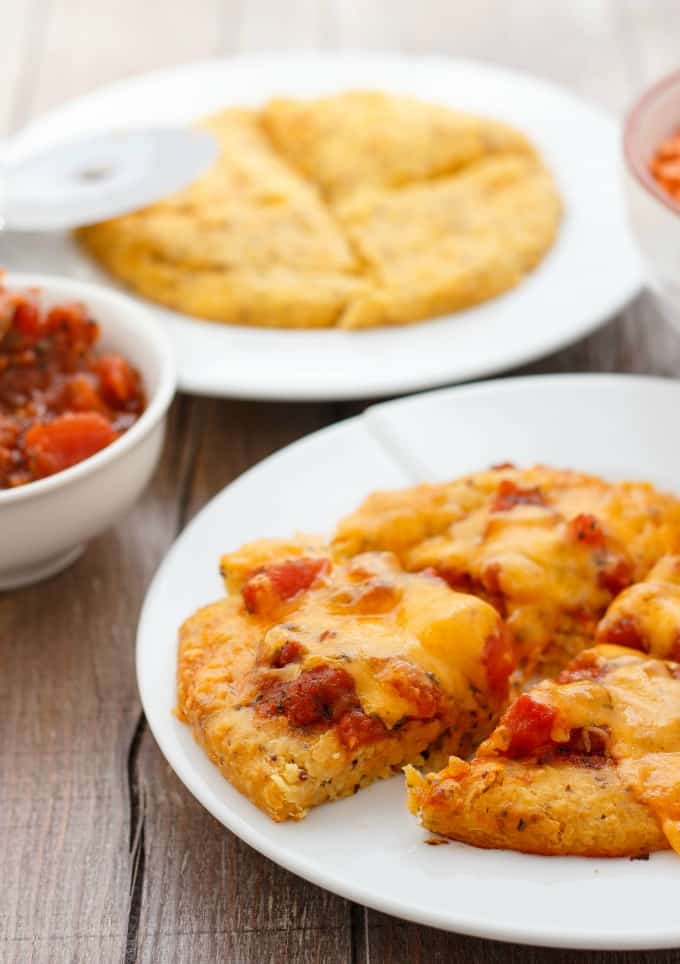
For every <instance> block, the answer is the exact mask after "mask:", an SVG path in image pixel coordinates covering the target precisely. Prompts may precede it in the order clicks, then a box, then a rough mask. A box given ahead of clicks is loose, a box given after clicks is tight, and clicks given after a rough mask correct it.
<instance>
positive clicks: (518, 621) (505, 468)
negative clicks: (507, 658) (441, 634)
mask: <svg viewBox="0 0 680 964" xmlns="http://www.w3.org/2000/svg"><path fill="white" fill-rule="evenodd" d="M333 546H334V550H335V551H336V553H338V555H339V556H341V557H342V556H344V557H351V556H352V555H353V554H355V553H357V552H364V551H370V550H376V549H377V550H389V551H392V552H395V553H396V554H397V555H398V556H399V558H400V560H401V562H402V564H403V565H404V567H405V568H406V569H407V570H409V571H419V570H423V569H428V568H433V569H435V570H436V571H437V572H438V573H439V574H440V575H441V576H442V577H443V578H444V579H446V580H447V581H448V582H449V584H450V585H451V586H452V587H453V588H456V589H459V590H461V591H464V592H471V593H475V594H477V595H479V596H480V597H481V598H483V599H486V600H487V601H488V602H490V603H492V604H493V605H494V606H495V607H496V608H497V609H498V611H499V612H500V613H501V614H502V615H503V616H504V617H505V619H506V620H507V626H508V629H509V630H510V632H511V633H512V635H513V638H514V643H515V648H516V651H517V655H518V660H519V664H520V667H521V676H522V678H523V679H530V678H532V677H535V676H543V675H552V674H554V673H555V672H557V671H559V669H560V668H561V667H563V666H565V665H566V663H567V662H568V661H569V659H571V658H572V657H573V656H574V655H576V654H577V653H578V652H580V651H581V650H582V649H584V648H585V647H586V646H589V645H591V644H592V642H593V639H594V635H595V631H596V628H597V624H598V621H599V620H600V619H601V617H602V616H603V614H604V613H605V611H606V609H607V607H608V606H609V604H610V603H611V601H612V600H613V599H614V598H615V597H616V596H617V595H618V594H619V593H620V592H621V591H622V590H624V589H626V587H627V586H629V585H630V584H631V583H634V582H636V581H638V580H640V579H643V578H644V577H645V576H646V575H647V573H648V572H649V570H650V569H651V568H652V566H653V565H654V564H655V563H656V562H657V561H658V560H659V559H660V558H661V557H662V556H663V555H664V554H666V553H673V552H678V551H680V501H678V500H677V499H675V498H673V497H672V496H670V495H666V494H664V493H661V492H658V491H657V490H656V489H654V488H653V487H652V486H651V485H648V484H646V483H634V482H621V483H615V484H612V483H608V482H605V481H604V480H602V479H599V478H597V477H595V476H590V475H584V474H581V473H578V472H573V471H566V470H559V469H552V468H548V467H546V466H535V467H533V468H529V469H517V468H515V467H514V466H512V465H509V464H504V465H500V466H498V467H496V468H494V469H491V470H489V471H486V472H478V473H475V474H474V475H468V476H464V477H463V478H460V479H456V480H454V481H453V482H445V483H438V484H428V485H420V486H416V487H414V488H411V489H404V490H401V491H394V492H377V493H375V494H374V495H372V496H369V498H368V499H367V500H366V501H365V502H364V503H363V505H361V506H360V507H359V509H358V510H357V511H356V512H354V513H352V514H351V515H350V516H348V517H347V518H345V519H344V520H342V521H341V522H340V524H339V526H338V528H337V530H336V533H335V538H334V540H333Z"/></svg>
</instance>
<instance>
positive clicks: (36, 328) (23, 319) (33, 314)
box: [12, 296, 40, 336]
mask: <svg viewBox="0 0 680 964" xmlns="http://www.w3.org/2000/svg"><path fill="white" fill-rule="evenodd" d="M12 327H13V328H15V329H16V331H19V332H21V334H22V335H29V336H31V335H37V334H38V333H39V332H40V312H39V310H38V305H37V304H36V302H35V300H33V299H32V298H28V297H26V298H21V299H17V298H16V296H15V299H14V315H13V318H12Z"/></svg>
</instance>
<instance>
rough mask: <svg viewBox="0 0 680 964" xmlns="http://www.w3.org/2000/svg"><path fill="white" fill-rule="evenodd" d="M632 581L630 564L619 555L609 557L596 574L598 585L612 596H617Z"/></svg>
mask: <svg viewBox="0 0 680 964" xmlns="http://www.w3.org/2000/svg"><path fill="white" fill-rule="evenodd" d="M632 581H633V569H632V567H631V564H630V563H629V562H628V560H627V559H624V558H622V557H621V556H619V557H618V558H616V557H615V558H612V559H610V560H609V561H608V562H607V563H606V564H605V565H604V566H603V567H602V569H601V570H600V572H599V574H598V582H599V584H600V586H601V587H602V588H603V589H606V590H607V591H608V592H610V593H611V594H612V596H618V594H619V593H620V592H622V591H623V590H624V589H626V588H627V587H628V586H630V584H631V582H632Z"/></svg>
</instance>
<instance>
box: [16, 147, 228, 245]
mask: <svg viewBox="0 0 680 964" xmlns="http://www.w3.org/2000/svg"><path fill="white" fill-rule="evenodd" d="M216 156H217V142H216V141H215V139H214V138H213V137H212V136H211V135H210V134H208V133H207V132H206V131H197V130H192V129H190V128H158V129H144V130H129V131H119V132H113V133H108V134H97V135H95V136H90V137H87V138H84V139H82V140H78V141H73V142H71V143H66V144H61V145H59V146H57V147H54V148H52V149H51V150H49V151H46V152H45V153H41V154H35V155H33V156H31V157H28V158H26V159H24V160H22V161H19V162H7V163H5V164H4V165H3V170H2V172H0V176H1V178H2V184H0V223H1V225H2V227H3V228H4V229H6V230H10V231H63V230H67V229H70V228H76V227H80V226H82V225H85V224H92V223H93V222H95V221H102V220H104V219H106V218H110V217H115V216H116V215H119V214H126V213H128V212H129V211H134V210H135V209H137V208H140V207H144V206H145V205H147V204H150V203H152V202H153V201H157V200H159V199H160V198H162V197H166V196H167V195H168V194H172V193H173V191H177V190H178V189H179V188H181V187H184V186H185V185H186V184H189V183H190V182H191V181H193V180H194V179H195V178H196V177H197V176H198V175H199V174H201V173H202V172H203V171H205V170H206V169H207V168H208V167H209V165H210V164H211V163H212V162H213V161H214V160H215V157H216Z"/></svg>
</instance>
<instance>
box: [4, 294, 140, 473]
mask: <svg viewBox="0 0 680 964" xmlns="http://www.w3.org/2000/svg"><path fill="white" fill-rule="evenodd" d="M98 339H99V326H98V325H97V323H96V321H94V320H93V319H92V318H90V316H89V314H88V311H87V308H86V307H85V306H84V305H82V304H79V303H77V302H72V303H68V304H61V305H56V306H54V307H53V308H50V309H48V310H42V309H41V308H40V303H39V292H37V291H25V292H17V291H8V290H7V289H6V288H4V287H2V286H1V285H0V489H7V488H13V487H15V486H18V485H25V484H26V483H27V482H33V481H35V480H36V479H42V478H45V477H46V476H48V475H53V474H54V473H55V472H60V471H62V470H63V469H67V468H69V467H70V466H72V465H76V464H77V463H78V462H82V461H83V459H86V458H88V457H89V456H90V455H94V453H95V452H98V451H99V450H100V449H103V448H105V447H106V446H107V445H110V444H111V442H113V441H115V440H116V439H117V438H118V437H119V436H120V435H121V434H122V433H123V432H125V431H127V429H129V428H130V426H131V425H133V424H134V423H135V422H136V421H137V419H138V418H139V416H140V415H141V414H142V412H143V411H144V409H145V407H146V396H145V394H144V387H143V385H142V380H141V377H140V375H139V372H137V371H136V369H135V368H133V366H132V365H131V364H130V363H129V362H128V361H126V360H125V358H123V357H122V356H121V355H116V354H108V353H102V352H99V351H97V349H96V344H97V341H98Z"/></svg>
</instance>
